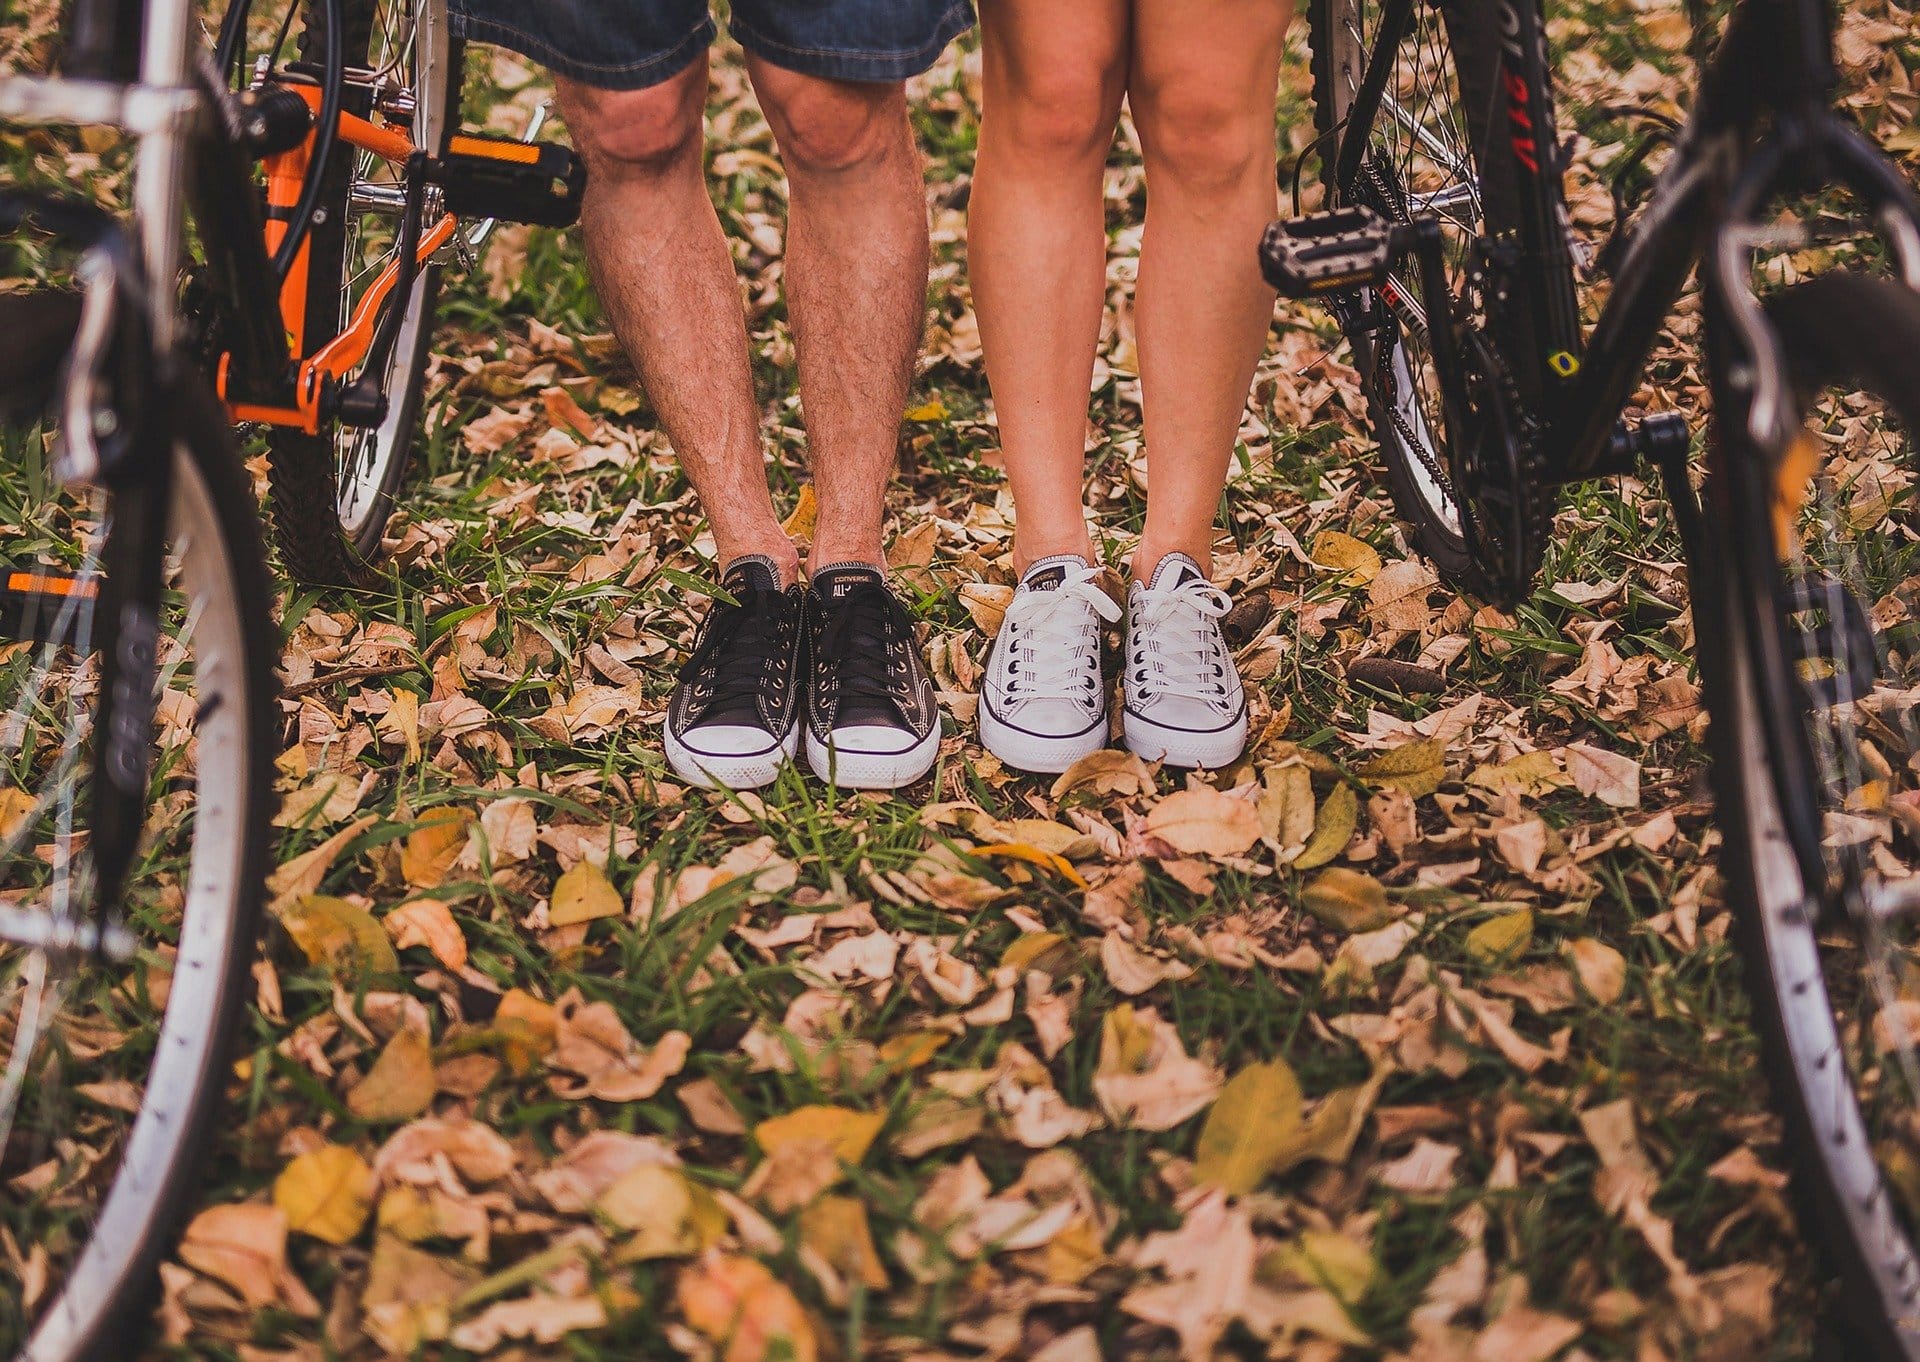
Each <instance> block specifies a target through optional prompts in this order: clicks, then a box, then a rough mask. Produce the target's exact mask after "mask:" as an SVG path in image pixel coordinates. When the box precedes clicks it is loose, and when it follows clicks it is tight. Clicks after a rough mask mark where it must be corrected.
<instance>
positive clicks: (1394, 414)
mask: <svg viewBox="0 0 1920 1362" xmlns="http://www.w3.org/2000/svg"><path fill="white" fill-rule="evenodd" d="M1370 3H1371V0H1311V3H1310V4H1309V7H1308V29H1307V42H1308V49H1309V56H1310V58H1311V74H1312V88H1313V117H1314V129H1315V132H1316V134H1317V139H1318V141H1317V146H1318V161H1319V164H1320V167H1321V172H1322V174H1321V182H1322V185H1323V188H1324V191H1325V197H1326V202H1325V206H1326V207H1328V208H1335V207H1344V206H1348V205H1351V204H1359V205H1361V206H1364V207H1367V208H1369V209H1371V210H1373V211H1374V212H1376V213H1378V214H1379V215H1380V216H1382V217H1383V218H1386V219H1387V220H1389V221H1393V222H1402V223H1404V222H1407V221H1409V220H1410V219H1411V217H1412V213H1411V211H1410V208H1409V204H1408V200H1407V197H1406V192H1405V190H1406V185H1405V184H1404V183H1398V182H1396V181H1397V180H1399V179H1402V178H1404V177H1405V176H1406V175H1408V174H1410V173H1411V169H1412V161H1413V159H1414V157H1413V153H1412V152H1409V153H1408V155H1407V157H1406V158H1405V159H1406V162H1407V170H1406V171H1404V172H1400V173H1398V174H1397V173H1396V172H1395V170H1394V169H1393V167H1392V166H1391V165H1387V166H1385V167H1384V169H1383V167H1382V161H1383V158H1382V157H1380V156H1378V155H1373V154H1370V155H1369V156H1368V157H1367V158H1366V162H1365V163H1364V164H1363V166H1362V168H1361V171H1360V173H1359V175H1358V176H1357V177H1356V179H1355V181H1354V182H1353V183H1352V184H1350V185H1348V186H1346V187H1344V188H1343V186H1341V185H1340V184H1338V183H1336V180H1337V176H1336V175H1335V173H1334V166H1335V158H1336V153H1337V150H1338V147H1339V144H1340V141H1341V139H1342V135H1343V130H1344V129H1345V127H1346V125H1347V123H1348V122H1349V115H1350V110H1351V105H1352V103H1353V97H1354V94H1355V93H1356V87H1357V86H1358V85H1359V84H1360V83H1361V79H1362V76H1363V74H1364V73H1365V71H1366V66H1367V60H1368V57H1369V55H1370V53H1369V48H1370V46H1371V43H1372V41H1373V38H1374V36H1375V34H1374V30H1373V29H1372V28H1371V27H1370V26H1369V25H1368V24H1367V23H1366V21H1365V11H1366V10H1367V9H1368V8H1369V4H1370ZM1491 10H1492V7H1491V6H1473V5H1457V4H1441V3H1439V0H1415V6H1414V11H1413V15H1412V18H1411V19H1410V20H1409V35H1410V36H1409V37H1407V38H1403V39H1402V42H1401V45H1400V47H1399V48H1398V49H1396V62H1398V61H1399V59H1400V55H1401V54H1402V53H1404V52H1406V51H1407V50H1408V48H1409V45H1410V44H1412V45H1414V46H1415V47H1416V48H1417V49H1420V50H1416V52H1415V55H1414V58H1413V60H1414V61H1415V64H1416V68H1425V67H1427V66H1428V65H1429V58H1431V62H1430V64H1431V68H1432V70H1433V72H1434V76H1435V78H1436V79H1438V80H1440V81H1441V82H1443V83H1444V82H1450V83H1451V87H1452V88H1451V90H1447V89H1446V88H1445V86H1444V84H1443V87H1442V90H1441V96H1442V97H1441V98H1440V99H1439V100H1428V101H1425V102H1424V103H1423V104H1421V106H1420V107H1422V108H1426V109H1433V108H1435V107H1436V106H1438V107H1439V109H1440V113H1439V115H1438V117H1439V118H1440V119H1441V120H1442V121H1443V126H1442V127H1440V128H1436V127H1434V126H1433V125H1432V122H1431V120H1429V121H1428V122H1427V123H1426V124H1425V125H1424V127H1425V132H1426V133H1427V134H1428V135H1429V137H1431V138H1433V139H1436V140H1438V141H1440V142H1445V143H1450V144H1451V145H1450V146H1449V147H1448V150H1449V151H1451V152H1452V153H1453V154H1454V155H1455V156H1456V158H1457V165H1458V168H1459V169H1461V170H1463V171H1464V172H1465V173H1466V174H1467V175H1468V176H1470V177H1471V180H1472V183H1473V185H1474V188H1475V191H1476V197H1477V203H1473V204H1470V205H1469V209H1468V213H1467V214H1465V215H1461V214H1453V215H1451V216H1452V217H1453V219H1454V230H1453V232H1452V233H1451V236H1452V243H1451V248H1452V249H1453V250H1454V251H1455V253H1456V255H1455V259H1454V260H1453V261H1452V262H1451V268H1450V273H1451V274H1452V276H1453V283H1454V292H1455V303H1456V307H1460V305H1461V303H1462V301H1463V299H1464V296H1465V294H1466V291H1467V269H1466V261H1465V252H1466V251H1467V250H1469V249H1470V248H1471V246H1472V239H1473V238H1475V237H1485V238H1488V239H1492V240H1503V239H1504V240H1513V239H1516V238H1517V237H1518V236H1519V234H1520V231H1521V221H1522V213H1523V208H1522V202H1521V194H1520V188H1519V183H1518V180H1517V177H1516V175H1515V172H1514V169H1513V166H1512V164H1511V161H1510V159H1509V158H1508V157H1507V156H1505V155H1501V154H1496V143H1495V142H1494V141H1493V140H1492V138H1491V136H1490V130H1489V129H1487V128H1484V127H1475V126H1474V125H1473V124H1472V123H1471V121H1469V120H1466V119H1465V118H1464V117H1460V116H1456V115H1454V114H1452V113H1450V112H1449V110H1450V109H1459V110H1465V109H1471V108H1497V107H1502V106H1499V105H1496V104H1494V103H1492V102H1491V101H1492V93H1493V91H1494V90H1495V89H1496V81H1497V78H1498V74H1499V64H1500V62H1501V60H1502V57H1501V53H1500V47H1499V39H1498V34H1497V32H1496V31H1495V29H1494V27H1493V18H1492V13H1491ZM1430 34H1437V35H1438V37H1439V48H1438V50H1437V51H1433V50H1432V49H1431V48H1430V47H1423V46H1422V45H1423V44H1427V43H1428V42H1429V41H1430V40H1429V38H1428V37H1427V35H1430ZM1419 74H1420V71H1419V70H1418V69H1416V72H1415V75H1416V78H1417V77H1418V75H1419ZM1388 117H1389V115H1388V113H1387V112H1386V110H1385V107H1384V103H1383V106H1382V108H1381V109H1380V110H1378V111H1376V115H1375V126H1379V125H1380V120H1381V119H1382V118H1388ZM1416 121H1418V120H1416ZM1407 135H1408V137H1409V139H1410V140H1412V141H1415V142H1417V141H1418V140H1419V138H1420V134H1419V133H1413V132H1408V134H1407ZM1438 154H1439V153H1438V152H1434V151H1428V153H1427V155H1428V160H1429V162H1430V163H1437V157H1438ZM1385 159H1389V160H1390V159H1392V158H1385ZM1475 207H1477V210H1478V212H1477V216H1476V215H1475V214H1474V213H1473V209H1474V208H1475ZM1441 216H1442V217H1443V219H1444V218H1446V217H1447V216H1448V214H1445V213H1443V214H1441ZM1398 278H1399V280H1400V282H1401V286H1402V292H1403V293H1404V294H1406V295H1410V296H1412V297H1417V295H1418V292H1419V284H1418V279H1417V271H1416V268H1415V266H1414V264H1413V262H1412V261H1411V260H1409V261H1408V262H1407V264H1406V266H1405V267H1404V268H1403V270H1402V271H1401V272H1400V274H1399V276H1398ZM1366 306H1367V309H1368V310H1369V311H1371V310H1372V305H1371V300H1370V299H1369V300H1368V302H1367V304H1366ZM1415 306H1417V304H1415ZM1461 310H1462V311H1464V310H1465V309H1464V308H1461ZM1388 311H1389V317H1388V320H1386V321H1385V323H1384V326H1385V327H1387V328H1391V332H1392V339H1391V341H1390V342H1389V343H1388V348H1386V349H1385V350H1384V351H1383V350H1381V349H1380V348H1378V347H1379V344H1380V343H1379V342H1378V341H1377V340H1376V339H1375V336H1376V334H1382V333H1376V332H1372V331H1369V330H1368V329H1367V326H1368V320H1367V318H1365V317H1357V318H1353V319H1351V321H1350V324H1349V325H1348V326H1347V327H1346V331H1347V339H1348V343H1349V346H1350V348H1351V350H1352V353H1353V360H1354V367H1355V369H1356V370H1357V371H1358V374H1359V377H1360V380H1361V388H1362V391H1363V392H1364V394H1365V396H1366V399H1367V414H1368V421H1369V423H1370V425H1371V426H1372V429H1373V434H1374V440H1375V443H1376V444H1377V445H1378V447H1379V449H1380V457H1381V461H1382V462H1383V463H1384V464H1385V466H1386V471H1387V483H1388V488H1389V490H1390V491H1391V493H1392V496H1393V502H1394V506H1395V509H1396V510H1397V511H1398V513H1399V516H1400V519H1401V520H1402V521H1403V522H1405V523H1406V525H1407V526H1408V527H1409V528H1410V529H1411V531H1412V536H1413V541H1414V544H1415V546H1416V547H1417V548H1418V549H1419V551H1420V552H1421V553H1422V554H1424V555H1425V556H1426V557H1427V559H1428V560H1429V561H1430V562H1432V563H1433V565H1434V567H1435V568H1436V569H1437V570H1438V571H1439V573H1440V575H1441V576H1442V577H1443V578H1445V579H1446V580H1447V582H1448V583H1449V584H1450V585H1452V586H1454V587H1456V588H1458V589H1460V590H1463V591H1468V592H1471V593H1473V594H1476V595H1486V594H1489V592H1488V589H1487V582H1486V581H1485V580H1484V578H1483V574H1482V573H1481V572H1480V570H1479V569H1478V567H1477V566H1476V563H1475V561H1474V555H1473V551H1472V547H1471V545H1470V544H1469V542H1468V540H1467V537H1466V535H1465V533H1464V532H1463V530H1462V527H1461V520H1460V512H1459V509H1458V507H1457V505H1454V504H1453V490H1452V486H1451V480H1450V479H1451V471H1450V466H1451V460H1450V458H1449V453H1448V449H1447V445H1446V440H1445V432H1444V429H1443V428H1442V422H1441V419H1440V411H1441V408H1440V406H1439V395H1438V391H1437V386H1435V387H1434V388H1433V391H1431V392H1430V393H1425V394H1423V393H1422V392H1421V391H1420V389H1421V388H1422V387H1423V385H1432V384H1433V383H1434V376H1432V375H1430V374H1428V373H1426V372H1425V371H1426V370H1427V369H1428V368H1430V365H1426V364H1423V363H1422V361H1421V360H1420V353H1421V347H1420V346H1419V345H1418V343H1417V342H1416V343H1415V344H1413V345H1410V344H1409V336H1410V334H1412V333H1414V332H1415V331H1417V330H1418V328H1417V327H1415V326H1412V325H1410V324H1409V321H1408V319H1406V318H1404V317H1400V316H1398V315H1397V314H1395V313H1393V312H1392V310H1391V309H1389V310H1388ZM1514 321H1516V322H1518V323H1519V324H1523V325H1524V319H1514ZM1510 326H1511V323H1509V322H1508V321H1507V319H1504V318H1503V319H1502V329H1503V330H1507V329H1510ZM1449 335H1450V331H1449ZM1495 339H1496V340H1498V341H1501V342H1502V343H1503V345H1504V344H1505V343H1509V342H1510V341H1511V340H1512V339H1513V338H1510V337H1496V338H1495Z"/></svg>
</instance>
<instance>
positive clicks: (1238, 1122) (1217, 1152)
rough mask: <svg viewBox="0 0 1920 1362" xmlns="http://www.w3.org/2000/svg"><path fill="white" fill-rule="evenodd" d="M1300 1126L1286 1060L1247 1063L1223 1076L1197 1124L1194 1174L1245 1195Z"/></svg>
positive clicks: (1295, 1092) (1297, 1087)
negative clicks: (1221, 1085)
mask: <svg viewBox="0 0 1920 1362" xmlns="http://www.w3.org/2000/svg"><path fill="white" fill-rule="evenodd" d="M1299 1128H1300V1084H1299V1081H1298V1080H1297V1079H1295V1078H1294V1076H1293V1070H1292V1069H1291V1068H1289V1067H1288V1066H1287V1063H1286V1061H1285V1060H1279V1059H1276V1060H1272V1061H1270V1062H1268V1063H1265V1064H1249V1065H1248V1066H1247V1067H1246V1068H1244V1069H1242V1070H1241V1071H1240V1072H1239V1073H1237V1074H1235V1075H1234V1076H1233V1077H1232V1078H1230V1079H1228V1080H1227V1085H1226V1086H1225V1087H1224V1088H1222V1089H1220V1096H1219V1099H1218V1100H1216V1101H1215V1102H1214V1104H1213V1110H1211V1111H1209V1112H1208V1113H1207V1119H1206V1122H1205V1124H1203V1125H1202V1126H1201V1127H1200V1143H1199V1145H1198V1146H1197V1147H1196V1149H1195V1152H1194V1161H1193V1176H1194V1179H1195V1180H1196V1181H1198V1182H1203V1183H1206V1184H1208V1185H1210V1186H1214V1187H1220V1188H1224V1189H1225V1190H1226V1192H1227V1194H1228V1195H1230V1196H1245V1195H1246V1194H1247V1193H1248V1192H1251V1191H1253V1190H1254V1188H1256V1187H1258V1186H1259V1185H1260V1183H1261V1182H1262V1181H1263V1180H1264V1179H1265V1178H1266V1175H1267V1172H1268V1170H1269V1169H1271V1168H1272V1167H1273V1164H1274V1161H1275V1160H1276V1159H1277V1158H1278V1157H1279V1155H1280V1153H1281V1152H1282V1151H1283V1150H1285V1149H1286V1147H1287V1145H1288V1143H1289V1142H1290V1141H1291V1140H1292V1139H1293V1137H1294V1134H1295V1133H1296V1132H1297V1131H1298V1130H1299Z"/></svg>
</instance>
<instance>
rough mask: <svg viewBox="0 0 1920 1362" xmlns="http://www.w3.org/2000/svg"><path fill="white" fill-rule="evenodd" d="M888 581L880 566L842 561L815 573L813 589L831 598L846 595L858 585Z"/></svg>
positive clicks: (872, 584)
mask: <svg viewBox="0 0 1920 1362" xmlns="http://www.w3.org/2000/svg"><path fill="white" fill-rule="evenodd" d="M886 582H887V579H886V577H885V576H883V575H882V574H881V571H880V569H879V568H877V567H870V566H868V565H867V564H865V563H840V564H836V565H835V566H833V567H828V568H821V569H820V571H818V572H816V573H814V574H813V589H814V590H815V591H817V592H819V593H820V594H821V595H822V596H825V597H827V598H828V599H829V600H834V599H838V598H839V597H841V596H844V595H846V594H847V593H848V592H849V591H852V590H853V589H854V588H855V587H856V586H861V585H863V584H864V585H871V586H885V585H886Z"/></svg>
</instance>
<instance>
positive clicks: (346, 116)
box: [218, 85, 455, 435]
mask: <svg viewBox="0 0 1920 1362" xmlns="http://www.w3.org/2000/svg"><path fill="white" fill-rule="evenodd" d="M291 88H293V89H294V90H295V91H296V92H297V93H298V94H299V95H300V97H301V98H302V99H304V100H305V101H306V102H307V105H308V107H309V108H310V109H312V110H313V111H314V113H315V115H316V117H317V116H318V113H319V109H320V90H319V88H318V87H316V86H306V85H301V86H293V87H291ZM337 135H338V145H341V146H344V147H354V148H357V149H358V150H361V151H366V152H371V153H372V154H373V155H375V156H378V157H379V158H380V159H381V160H383V161H387V162H389V163H391V164H395V165H404V164H406V161H407V158H408V157H410V156H412V155H413V153H414V149H415V148H414V145H413V140H412V139H411V138H410V137H408V136H407V135H406V134H405V133H402V132H400V131H398V130H396V129H394V128H389V127H383V126H381V125H380V124H377V123H373V122H370V121H368V120H367V119H364V118H361V117H359V116H358V115H356V114H350V113H344V112H343V113H342V114H341V115H340V123H339V129H338V134H337ZM313 144H314V137H313V134H312V133H311V132H310V133H308V135H307V138H306V140H305V141H303V142H302V143H301V144H300V145H299V146H297V147H295V148H293V149H292V150H291V151H284V152H280V153H277V154H275V155H273V156H269V157H267V158H266V173H267V207H268V219H267V225H266V245H267V254H268V255H269V256H271V255H272V254H273V253H274V252H275V251H277V250H278V249H279V247H280V243H281V242H282V241H283V240H285V239H286V235H287V233H288V231H290V230H291V229H292V224H291V222H290V221H289V218H290V217H291V215H292V213H293V211H294V209H295V208H296V207H297V206H298V204H299V201H300V190H301V187H302V186H303V185H304V184H305V183H306V178H307V172H308V170H309V169H310V168H311V158H312V153H313ZM454 227H455V221H454V217H453V215H452V214H451V213H449V214H445V215H443V216H442V217H441V218H440V219H439V221H437V222H435V223H434V224H433V225H432V226H431V227H429V228H427V229H425V230H423V231H422V232H421V234H420V245H419V248H418V250H417V251H416V253H415V258H416V259H417V261H418V262H419V264H420V265H421V266H422V267H424V266H425V265H426V263H427V262H428V260H429V259H431V258H432V256H433V254H434V252H436V251H438V250H439V249H440V248H441V247H442V246H444V245H446V244H447V242H448V241H450V240H451V239H452V237H453V232H454ZM312 250H313V242H312V239H311V238H309V239H308V240H307V241H306V242H305V243H303V244H302V245H301V247H300V250H299V251H298V252H297V253H296V254H295V256H294V258H293V266H292V268H291V269H289V270H288V271H287V277H286V281H285V282H284V283H283V284H282V285H281V288H280V316H281V320H282V322H283V323H284V325H285V326H286V331H287V344H288V348H289V349H290V351H291V352H292V353H293V354H294V355H296V356H300V359H299V372H298V374H297V375H296V377H295V379H294V389H293V392H294V403H295V405H294V406H292V407H262V406H255V405H251V404H249V403H244V402H229V403H228V404H227V408H228V411H229V413H230V414H231V415H232V417H233V419H234V420H235V421H258V422H262V423H264V424H266V425H272V426H291V427H294V428H296V429H299V430H303V431H305V432H306V433H307V434H309V435H317V434H318V433H319V431H320V397H321V392H322V388H323V384H322V380H323V379H325V378H329V377H331V378H335V379H341V378H345V377H346V375H347V374H349V373H351V372H352V371H353V370H354V369H355V368H356V367H357V366H358V365H359V364H360V362H361V361H362V360H364V359H365V358H366V357H367V351H368V349H369V348H370V347H371V346H372V344H373V336H374V332H375V330H376V328H377V324H378V321H379V317H380V310H381V308H382V306H383V305H384V304H385V303H386V300H387V296H388V295H389V294H390V293H391V292H392V291H393V286H394V282H395V281H396V280H397V279H398V278H399V277H400V261H399V260H398V259H397V258H396V259H394V260H393V261H391V262H389V263H388V265H387V267H386V268H385V269H384V270H382V271H381V272H380V277H379V278H378V279H376V280H374V281H373V283H372V284H371V285H370V286H369V287H368V288H367V291H366V292H365V293H364V294H363V295H362V296H361V298H360V301H359V304H358V305H357V306H356V307H355V308H354V311H353V316H352V318H351V319H350V320H349V321H348V322H347V324H346V325H345V326H344V327H342V328H341V329H340V331H339V333H338V334H337V335H335V336H334V337H333V339H331V340H329V341H328V342H327V343H326V344H325V345H323V346H321V347H320V348H319V349H318V350H316V351H314V352H313V353H312V354H307V353H306V350H307V278H308V275H307V271H308V263H309V257H310V255H311V253H312ZM227 368H228V357H226V356H222V357H221V359H220V366H219V372H218V382H219V386H220V391H221V395H222V396H223V397H224V396H225V395H226V385H227Z"/></svg>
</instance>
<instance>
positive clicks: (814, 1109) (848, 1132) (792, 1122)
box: [753, 1105, 887, 1164]
mask: <svg viewBox="0 0 1920 1362" xmlns="http://www.w3.org/2000/svg"><path fill="white" fill-rule="evenodd" d="M886 1123H887V1118H886V1114H885V1113H884V1112H878V1111H854V1110H852V1109H851V1108H849V1107H833V1106H821V1105H816V1106H806V1107H796V1108H795V1109H794V1110H792V1111H790V1112H788V1113H787V1114H786V1115H784V1116H770V1117H768V1118H767V1119H766V1120H764V1121H762V1122H760V1124H759V1125H757V1126H755V1127H754V1128H753V1138H754V1140H755V1142H756V1143H758V1144H759V1146H760V1148H761V1149H762V1150H764V1151H765V1152H767V1153H769V1154H771V1153H773V1152H774V1151H775V1150H777V1149H779V1148H781V1147H782V1146H783V1145H793V1144H811V1143H819V1144H824V1145H826V1146H827V1147H828V1149H829V1150H831V1151H832V1153H833V1156H834V1157H835V1158H836V1159H838V1160H840V1162H842V1163H848V1164H854V1163H859V1162H860V1160H862V1159H864V1158H865V1157H866V1156H867V1150H868V1149H870V1148H871V1147H872V1145H873V1141H874V1138H875V1137H876V1136H878V1135H879V1134H880V1127H881V1126H883V1125H885V1124H886Z"/></svg>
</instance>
